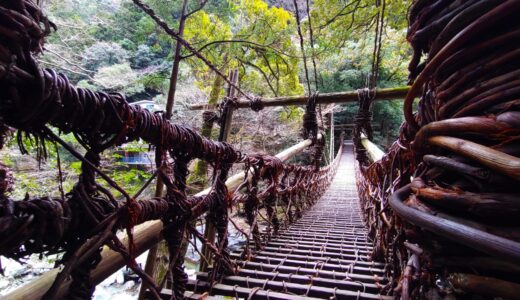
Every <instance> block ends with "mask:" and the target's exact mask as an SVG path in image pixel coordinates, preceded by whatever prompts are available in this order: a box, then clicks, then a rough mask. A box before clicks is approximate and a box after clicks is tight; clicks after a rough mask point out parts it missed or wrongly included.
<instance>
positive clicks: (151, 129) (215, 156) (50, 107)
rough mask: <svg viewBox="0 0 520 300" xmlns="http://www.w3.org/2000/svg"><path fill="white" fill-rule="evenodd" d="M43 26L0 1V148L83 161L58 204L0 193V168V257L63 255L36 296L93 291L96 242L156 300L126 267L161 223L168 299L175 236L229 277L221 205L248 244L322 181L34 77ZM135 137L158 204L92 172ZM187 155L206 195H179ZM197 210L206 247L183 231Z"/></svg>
mask: <svg viewBox="0 0 520 300" xmlns="http://www.w3.org/2000/svg"><path fill="white" fill-rule="evenodd" d="M53 28H54V29H55V26H54V25H53V24H52V23H51V22H50V21H49V20H47V18H46V17H45V16H44V15H43V14H42V12H41V10H40V8H39V7H38V6H37V5H36V4H35V3H34V2H33V1H31V0H14V1H4V2H2V3H1V4H0V128H1V130H0V132H1V133H2V134H1V137H0V144H2V145H3V141H4V137H5V135H6V134H7V133H8V132H9V129H8V128H9V127H11V128H14V129H16V130H18V139H19V144H20V146H21V147H22V150H24V148H23V144H22V143H21V141H22V139H23V137H24V136H28V137H32V138H33V139H34V140H36V142H37V143H39V150H40V151H39V153H40V154H41V155H45V154H46V151H45V140H49V141H52V142H56V143H58V144H61V146H63V147H64V148H65V149H66V150H68V151H70V152H71V153H72V154H73V155H74V156H76V158H78V159H79V160H81V162H82V173H81V175H80V176H79V178H78V183H77V184H76V185H75V186H74V188H73V189H72V190H71V191H70V192H69V193H67V194H66V195H64V196H63V197H61V198H50V197H29V196H28V197H27V198H26V199H23V200H22V201H20V200H13V199H10V198H9V196H8V195H7V192H8V191H9V188H10V186H11V183H12V172H11V171H10V170H9V169H8V168H7V167H6V166H4V165H3V164H0V255H3V256H6V257H10V258H15V259H21V258H24V257H26V256H28V255H30V254H34V253H42V254H48V253H57V252H64V255H63V258H62V259H61V262H60V264H63V265H64V267H63V269H62V271H61V272H60V274H59V275H58V276H57V277H56V280H55V282H54V284H53V285H52V287H51V288H50V290H49V291H48V292H47V294H46V296H45V298H46V299H54V298H55V297H57V295H59V293H60V291H59V290H60V288H61V286H62V285H63V284H64V283H65V282H66V281H67V280H69V278H72V281H73V283H72V284H71V285H70V290H69V291H68V292H67V295H65V296H66V297H67V299H85V298H89V297H91V295H92V293H93V290H94V285H93V284H92V283H91V282H90V271H91V270H92V269H94V268H95V267H96V265H97V264H98V263H99V260H100V255H99V253H100V249H101V247H102V246H103V245H107V246H109V247H110V248H112V249H113V250H115V251H117V252H119V253H120V254H121V255H122V256H123V258H124V259H125V260H126V262H127V264H128V266H129V267H130V268H132V269H133V270H134V271H135V272H136V273H137V274H138V275H140V276H141V278H142V279H143V280H144V281H145V282H146V283H147V284H148V286H150V287H151V292H152V294H153V295H154V296H155V297H156V298H159V297H160V296H159V292H160V291H159V287H160V286H161V285H160V284H159V283H154V282H153V280H152V279H151V278H150V277H149V276H148V275H147V274H145V273H144V272H143V270H141V269H140V267H139V266H137V264H136V263H135V261H134V256H135V253H134V249H133V247H134V246H133V245H134V244H133V237H132V228H133V227H134V226H135V225H137V224H140V223H143V222H146V221H150V220H161V221H162V222H163V225H164V229H163V232H162V235H163V237H164V239H165V240H166V242H167V244H168V248H169V252H170V253H169V254H170V258H169V261H170V264H169V266H168V272H167V274H166V275H165V276H166V277H165V279H164V280H166V279H169V280H171V281H172V282H173V290H174V298H176V299H180V298H183V297H184V291H185V288H186V282H187V275H186V273H185V272H184V266H183V264H184V257H183V252H182V243H183V239H185V238H188V237H189V236H191V235H192V236H194V237H195V238H197V239H199V240H201V242H202V243H203V244H207V245H209V246H210V247H209V248H210V250H211V252H212V255H213V257H214V260H215V264H214V268H213V273H212V276H213V278H217V277H218V276H221V275H223V274H229V273H233V272H234V270H235V267H234V266H233V264H232V263H231V260H230V258H229V253H228V252H227V251H228V249H227V239H228V222H229V220H230V219H229V216H228V211H229V209H230V208H231V207H237V206H239V205H243V206H244V207H245V208H246V211H247V218H248V222H249V225H250V232H249V233H248V234H247V235H248V238H252V239H254V240H258V241H260V240H262V239H268V238H269V237H270V235H271V234H272V233H275V232H276V231H277V230H278V229H279V228H281V227H283V226H287V225H288V224H289V223H291V222H292V221H293V220H295V219H296V218H298V216H299V215H300V214H301V211H302V210H304V209H306V208H307V207H309V206H310V205H311V204H312V199H317V197H319V196H320V195H321V194H322V193H323V192H324V191H325V189H326V188H327V186H328V184H329V183H330V180H331V178H332V176H333V173H334V171H335V166H336V165H337V162H336V164H334V165H332V166H330V167H326V168H321V169H320V168H315V167H314V166H307V167H305V166H297V165H291V164H285V163H283V162H281V161H280V160H279V159H277V158H276V157H271V156H265V155H245V154H242V153H240V152H239V151H237V150H236V149H235V148H233V146H231V145H229V144H227V143H220V142H214V141H211V140H209V139H206V138H204V137H202V136H201V135H199V134H198V133H197V132H195V131H194V130H193V129H191V128H188V127H184V126H179V125H176V124H173V123H170V121H168V120H167V119H166V118H165V117H163V115H162V114H160V113H150V112H148V111H146V110H143V109H141V108H139V107H136V106H132V105H130V104H129V103H128V102H127V101H126V100H125V98H124V96H122V95H120V94H107V93H102V92H93V91H90V90H87V89H80V88H76V87H74V86H73V85H72V84H71V83H70V82H69V81H68V79H67V78H66V77H65V76H64V75H62V74H58V73H56V72H55V71H53V70H49V69H45V70H44V69H41V68H40V67H39V65H38V64H37V61H36V56H37V55H38V54H40V53H41V52H42V50H43V45H44V39H45V37H46V36H47V35H48V34H49V33H50V32H51V30H52V29H53ZM48 125H51V126H53V127H54V128H56V129H58V130H59V131H61V132H67V133H68V132H72V133H73V134H74V136H75V137H76V139H77V140H78V142H79V143H80V144H81V145H82V146H83V147H84V148H85V150H86V154H85V155H81V154H79V153H78V152H77V151H75V150H74V149H73V148H71V147H70V146H68V144H67V143H65V142H63V141H62V140H61V139H60V138H59V136H58V135H57V134H56V133H55V132H54V131H53V130H51V129H49V128H48V127H47V126H48ZM313 138H316V137H313ZM137 139H142V140H144V141H146V142H148V143H150V144H151V145H153V146H154V147H155V149H156V153H157V155H156V157H157V158H156V167H157V171H156V174H155V175H156V176H158V177H160V178H161V180H162V181H163V182H164V184H165V185H166V195H165V196H163V197H156V198H151V199H137V198H138V195H129V194H128V193H127V192H126V191H125V190H124V188H121V187H120V186H119V185H118V184H117V183H116V182H114V181H113V180H112V179H111V178H110V177H109V176H107V175H106V174H104V173H103V172H102V171H101V170H100V169H99V165H100V153H101V152H103V151H104V150H106V149H108V148H110V147H114V146H117V145H120V144H122V143H126V142H129V141H133V140H137ZM321 149H322V148H321ZM319 156H320V157H321V154H320V155H319ZM194 158H200V159H203V160H205V161H206V162H208V163H210V164H212V167H213V170H214V173H213V178H212V189H211V192H210V193H209V194H208V195H205V196H200V197H192V196H188V195H187V194H186V178H187V176H188V168H187V166H188V164H189V162H190V161H191V160H192V159H194ZM235 163H241V164H244V166H245V172H246V175H247V176H245V179H244V181H243V182H242V184H241V186H240V189H242V188H243V189H244V190H243V191H239V190H238V189H237V190H236V191H228V190H227V187H226V185H225V180H226V178H227V176H228V173H229V170H230V168H231V166H232V165H233V164H235ZM251 170H254V172H252V171H251ZM97 177H101V178H102V179H103V180H105V181H106V182H107V183H108V185H110V186H111V187H112V188H114V189H116V190H118V191H119V192H120V193H121V194H122V195H123V198H124V199H123V200H118V199H116V197H115V196H114V195H112V193H111V192H110V191H109V190H108V189H107V188H106V187H104V186H103V185H101V184H99V183H98V181H97ZM150 182H151V180H150V181H149V182H148V183H147V184H149V183H150ZM264 183H265V184H264ZM260 186H262V187H263V186H265V190H260V188H259V187H260ZM145 187H146V186H145ZM303 187H305V189H303ZM143 189H144V187H143ZM304 190H305V191H304ZM279 209H282V210H283V211H284V214H283V215H280V214H279V213H278V211H279ZM203 214H207V215H208V216H209V217H210V218H209V221H210V222H212V223H213V225H214V226H215V228H216V230H217V239H216V242H215V243H214V244H209V242H208V241H207V240H206V239H205V238H204V237H203V236H202V235H201V234H200V233H198V231H197V230H196V229H195V228H193V227H192V225H191V222H192V220H195V219H196V218H198V217H200V216H201V215H203ZM259 217H263V218H265V222H266V223H267V224H269V226H267V229H266V231H265V232H262V233H260V232H259V230H258V229H257V227H258V223H259V222H260V221H259ZM262 222H263V221H262ZM120 229H126V230H127V232H128V235H129V246H128V247H125V246H124V245H123V243H122V242H121V240H120V239H119V238H118V237H117V235H116V232H117V231H118V230H120Z"/></svg>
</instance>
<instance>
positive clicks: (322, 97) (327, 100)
mask: <svg viewBox="0 0 520 300" xmlns="http://www.w3.org/2000/svg"><path fill="white" fill-rule="evenodd" d="M409 89H410V88H409V87H408V86H403V87H397V88H387V89H376V91H375V93H376V94H375V98H374V100H395V99H404V97H405V96H406V94H407V93H408V90H409ZM307 99H308V97H307V96H287V97H277V98H265V99H261V101H262V104H263V106H264V107H273V106H287V105H305V104H306V103H307ZM356 101H358V92H357V91H348V92H339V93H326V94H319V95H318V98H317V102H318V103H320V104H332V103H348V102H356ZM250 106H251V103H250V102H249V101H244V100H239V101H237V103H236V108H249V107H250ZM217 108H218V106H217V105H207V104H200V103H199V104H193V105H190V106H189V109H190V110H215V109H217Z"/></svg>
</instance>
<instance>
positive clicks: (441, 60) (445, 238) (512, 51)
mask: <svg viewBox="0 0 520 300" xmlns="http://www.w3.org/2000/svg"><path fill="white" fill-rule="evenodd" d="M519 15H520V1H515V0H509V1H473V0H471V1H457V0H454V1H450V0H448V1H446V0H437V1H427V0H417V1H414V3H413V5H412V7H411V9H410V12H409V22H410V26H409V30H408V40H409V42H410V43H411V45H412V47H413V50H414V54H413V58H412V61H411V63H410V67H409V70H410V83H411V84H412V86H411V89H410V92H409V93H408V95H407V97H406V99H405V103H404V113H405V119H406V122H405V123H404V124H403V126H402V128H401V133H400V137H399V139H398V141H396V142H395V143H394V144H393V145H392V146H391V147H390V149H389V150H388V152H387V154H386V155H385V156H384V157H383V158H382V159H381V160H379V161H377V162H374V163H371V162H370V161H369V159H368V157H367V155H366V154H365V151H366V149H364V148H363V147H362V145H361V142H360V140H359V138H360V135H359V134H360V133H362V132H363V129H364V126H365V124H366V123H363V122H364V120H365V119H366V118H364V116H366V115H367V111H366V110H363V108H366V107H369V105H367V104H366V103H365V104H363V103H362V105H360V108H361V109H360V118H359V120H360V121H359V122H358V126H357V131H356V133H358V136H357V138H358V141H357V142H356V143H355V145H356V148H357V149H356V150H357V152H358V158H359V168H358V176H359V180H358V188H359V193H360V197H361V199H362V206H363V209H364V212H365V220H366V222H367V224H368V226H369V227H370V236H371V237H372V238H373V239H374V241H375V246H376V248H375V250H374V253H373V256H374V257H375V258H378V259H381V260H386V261H387V262H388V263H389V264H388V265H389V266H390V267H389V269H388V276H389V277H390V278H391V279H393V280H390V283H389V284H388V285H387V286H386V287H385V288H386V292H387V293H389V294H398V295H400V296H401V297H402V299H409V298H413V299H418V298H425V299H442V298H443V297H454V296H456V297H459V296H464V295H466V296H467V297H472V295H473V296H478V297H482V296H483V297H502V298H505V299H518V297H519V295H520V293H519V292H518V291H519V290H520V281H519V278H520V230H519V228H520V227H519V226H520V100H519V99H520V81H519V78H520V77H519V75H520V59H519V58H520V56H519V54H520V47H519V46H520V44H519V41H520V39H519V37H520V35H519V34H520V19H519V18H518V16H519ZM417 96H420V101H419V102H418V103H417V105H415V104H414V103H415V102H414V99H415V98H416V97H417ZM360 101H361V102H367V101H368V102H369V101H370V97H363V96H362V95H361V96H360ZM414 107H416V112H414ZM444 299H447V298H444Z"/></svg>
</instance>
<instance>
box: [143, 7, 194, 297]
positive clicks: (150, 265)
mask: <svg viewBox="0 0 520 300" xmlns="http://www.w3.org/2000/svg"><path fill="white" fill-rule="evenodd" d="M187 8H188V0H184V1H183V3H182V9H181V17H180V19H179V36H181V37H182V36H183V35H184V24H185V23H186V10H187ZM181 50H182V45H181V43H179V42H177V43H176V45H175V55H174V59H173V66H172V73H171V76H170V86H169V89H168V96H167V98H166V99H167V100H166V111H165V114H164V117H165V118H166V119H168V120H170V119H171V117H172V115H173V105H174V104H175V92H176V91H177V79H178V77H179V66H180V62H181ZM163 185H164V184H163V182H162V180H161V177H160V176H158V177H157V182H156V186H155V197H161V196H162V194H163ZM158 252H159V251H158V247H157V245H155V246H153V247H152V248H150V250H149V252H148V256H147V257H146V264H145V268H144V271H145V273H146V274H148V275H150V277H152V278H154V273H155V269H156V268H155V267H156V265H155V264H156V261H157V255H158V254H160V253H158ZM147 289H148V286H147V285H146V283H144V282H143V283H142V285H141V289H140V290H139V298H138V299H139V300H144V299H145V294H146V290H147Z"/></svg>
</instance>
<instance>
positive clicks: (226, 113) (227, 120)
mask: <svg viewBox="0 0 520 300" xmlns="http://www.w3.org/2000/svg"><path fill="white" fill-rule="evenodd" d="M229 77H230V80H231V82H233V84H234V85H237V83H238V70H231V71H230V72H229ZM235 94H236V90H235V89H234V88H233V86H231V85H228V89H227V92H226V97H228V98H229V99H232V98H233V97H235ZM233 111H234V108H233V106H232V105H226V106H225V107H224V110H223V112H222V116H221V118H222V120H221V125H220V126H221V127H220V132H219V137H218V140H219V141H220V142H226V141H227V140H228V137H229V132H230V131H231V124H232V121H233ZM204 237H205V238H206V240H207V241H208V242H209V243H211V244H213V243H214V242H215V226H213V223H212V222H211V220H210V218H209V217H206V222H205V226H204ZM201 253H202V255H204V257H205V258H206V259H202V258H201V260H200V267H199V270H200V271H201V272H207V271H208V269H209V267H210V265H211V264H212V262H213V259H212V257H211V251H210V249H209V248H208V247H207V246H206V244H204V245H202V251H201Z"/></svg>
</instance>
